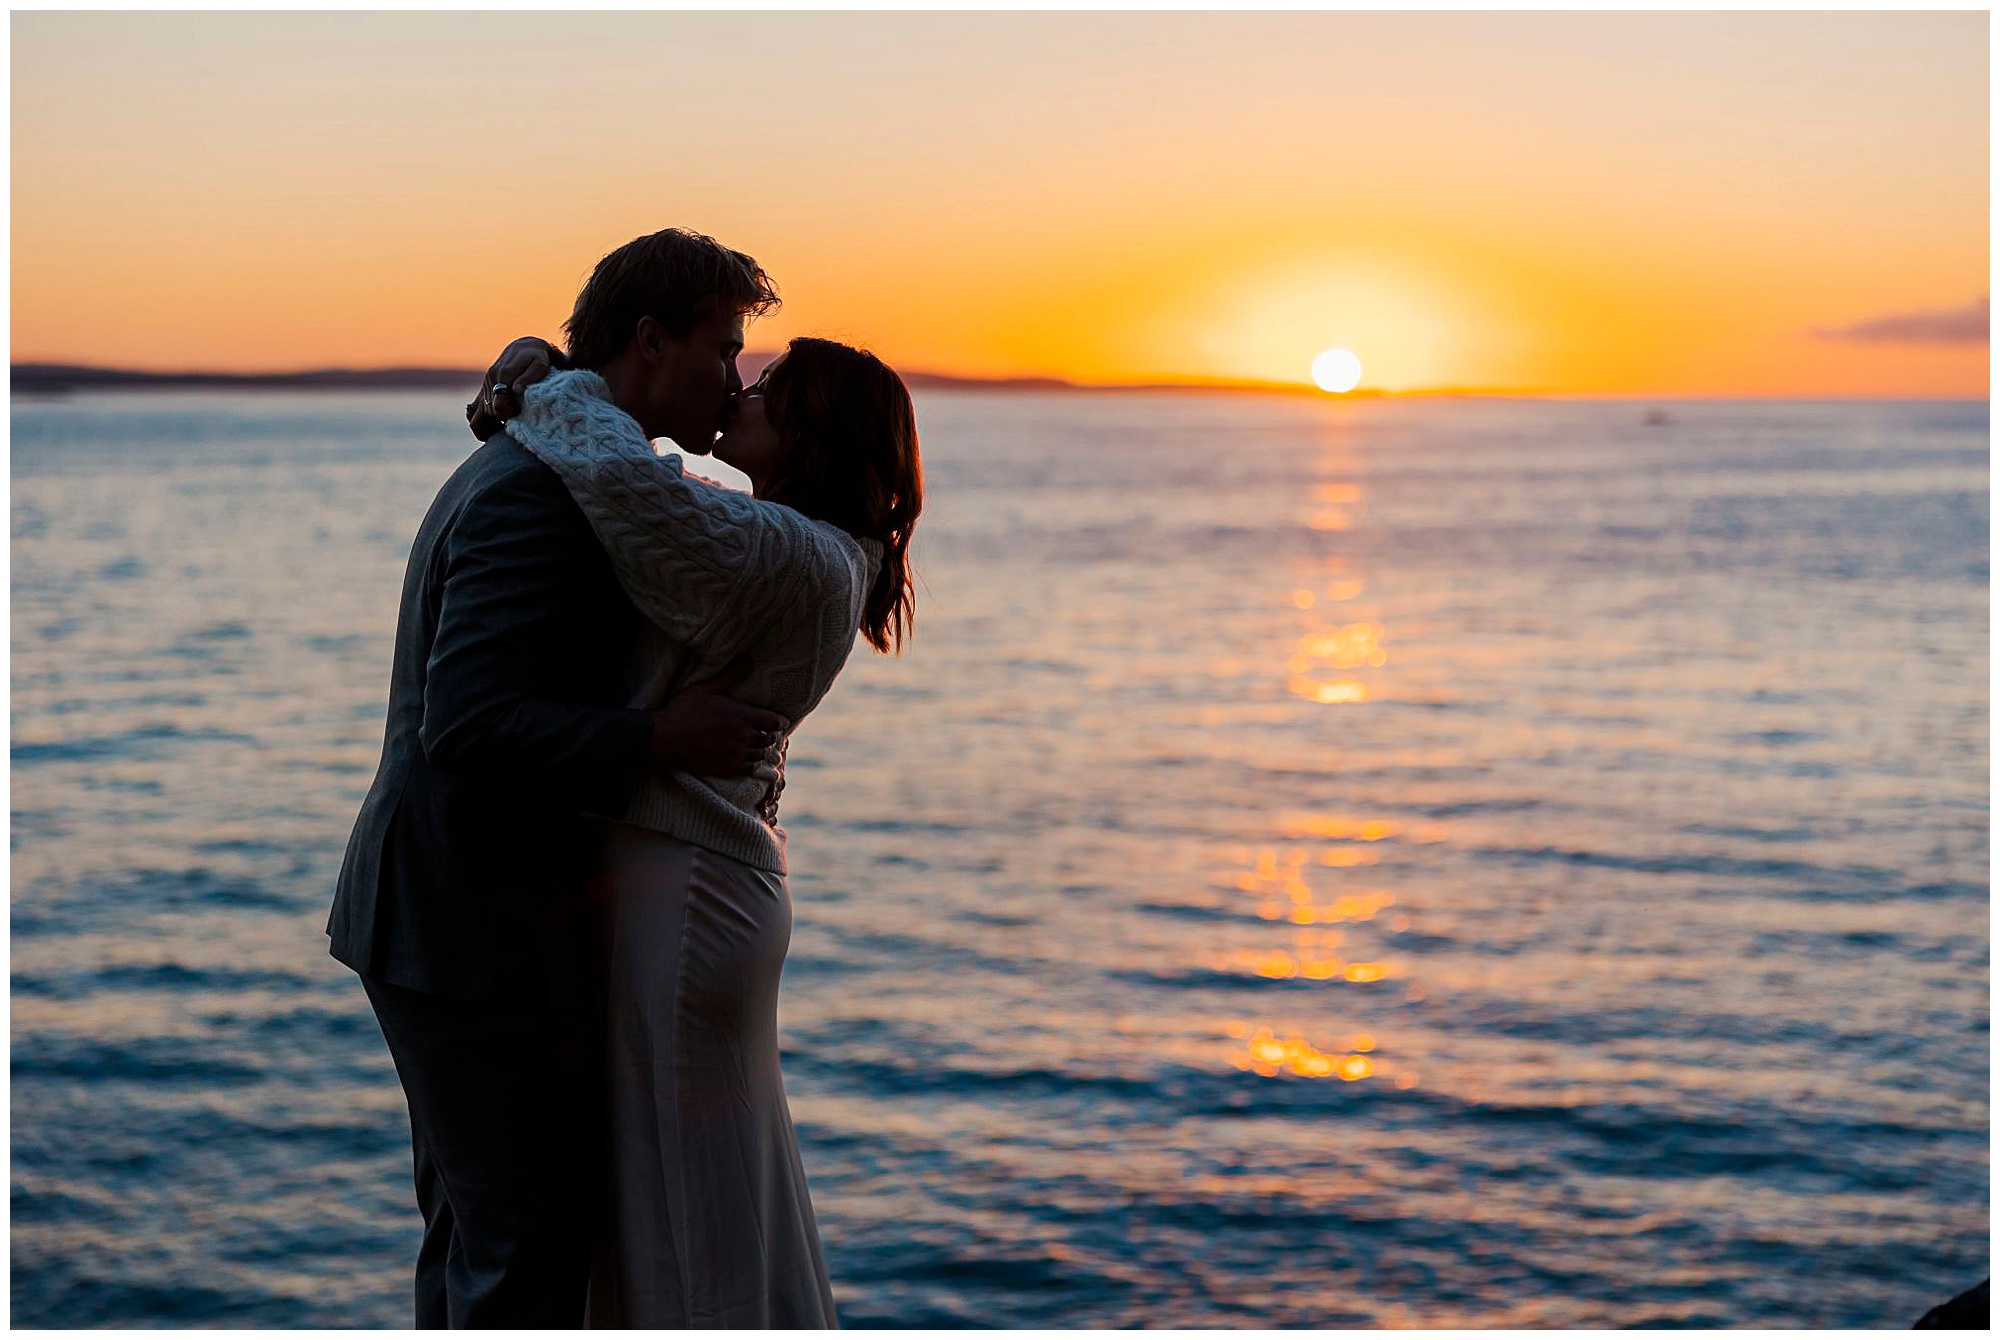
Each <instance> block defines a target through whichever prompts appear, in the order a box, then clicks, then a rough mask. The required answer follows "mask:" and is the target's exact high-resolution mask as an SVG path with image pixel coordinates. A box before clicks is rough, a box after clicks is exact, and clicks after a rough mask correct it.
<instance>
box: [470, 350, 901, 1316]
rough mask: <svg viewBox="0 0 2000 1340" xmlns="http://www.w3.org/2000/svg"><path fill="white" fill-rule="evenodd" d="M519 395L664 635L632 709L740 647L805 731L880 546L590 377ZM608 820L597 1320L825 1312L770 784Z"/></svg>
mask: <svg viewBox="0 0 2000 1340" xmlns="http://www.w3.org/2000/svg"><path fill="white" fill-rule="evenodd" d="M525 400H526V405H525V407H524V409H523V412H522V415H521V417H520V418H518V419H516V420H515V421H514V422H513V423H511V424H510V425H509V427H508V431H509V432H510V433H511V434H513V435H514V436H515V438H516V439H517V440H519V441H520V442H521V444H522V445H523V446H525V447H527V448H528V450H530V451H531V452H533V453H534V454H535V455H536V456H537V457H538V458H540V459H541V460H543V461H544V462H546V463H547V464H549V465H550V466H551V467H552V468H554V469H555V470H556V472H557V473H558V474H559V475H560V476H561V477H562V478H563V480H564V482H565V484H567V485H568V486H569V489H570V492H571V496H572V497H574V498H575V499H576V500H577V502H578V503H579V505H580V506H581V507H582V508H583V511H584V514H585V515H586V516H587V517H589V519H590V520H591V522H592V525H593V526H594V527H595V528H596V530H597V532H598V535H599V538H600V539H602V540H603V541H604V543H605V547H606V550H607V551H608V552H609V553H610V555H611V557H612V560H613V565H614V567H615V568H616V569H617V570H618V573H619V576H620V580H621V582H622V583H623V585H624V586H625V589H626V592H627V594H628V595H630V596H631V597H632V599H633V601H634V603H635V604H636V605H637V606H638V608H639V609H640V611H641V612H642V613H644V614H646V615H647V616H648V618H649V619H650V620H651V621H652V622H653V624H654V625H655V627H656V629H657V632H658V635H657V637H656V638H655V639H654V641H653V643H652V644H650V645H649V647H647V648H646V649H644V650H643V651H642V653H641V654H642V659H643V658H645V657H650V658H651V661H652V664H650V665H649V666H647V667H645V668H644V671H643V673H640V674H637V675H635V679H637V680H640V681H643V683H644V687H643V688H642V689H641V690H639V692H638V694H637V698H638V699H639V701H637V702H635V705H637V706H648V707H650V706H657V705H658V702H659V701H660V700H662V699H663V698H664V696H665V695H666V694H667V693H668V692H670V691H671V689H672V688H673V687H674V686H675V685H676V684H678V683H680V682H685V681H686V680H687V679H689V678H693V677H696V676H698V675H701V674H706V673H709V672H710V671H711V670H713V669H714V668H715V667H717V666H719V665H721V664H723V663H726V662H728V661H729V660H731V659H733V658H734V657H735V656H736V655H738V653H740V652H744V651H748V652H749V653H750V655H751V670H750V673H749V675H748V677H747V678H746V679H745V681H744V682H743V684H742V685H741V686H739V688H738V689H737V690H735V692H736V693H737V694H738V696H740V697H742V698H744V699H745V700H746V701H749V702H753V703H756V704H757V705H759V706H764V707H769V708H770V709H772V710H773V711H777V712H780V713H782V714H784V715H786V716H788V717H790V718H791V719H792V721H793V723H794V725H796V723H797V721H798V719H799V718H801V717H803V716H805V715H806V713H807V712H809V711H811V709H812V708H813V706H815V705H816V704H817V703H818V702H819V700H820V698H821V697H823V696H824V694H825V692H826V690H827V688H828V687H829V686H830V685H831V683H832V681H833V678H834V676H835V675H836V674H837V673H838V672H839V669H840V667H841V665H842V664H843V663H844V661H845V659H846V657H847V655H848V652H849V651H850V650H851V648H852V646H853V642H854V636H855V630H856V628H857V627H858V624H859V619H860V610H861V602H862V601H863V600H864V599H865V596H866V592H867V588H868V585H869V584H870V582H872V580H873V578H874V575H875V573H876V571H877V570H878V568H879V564H880V559H881V548H880V546H879V545H877V544H875V543H874V542H872V541H866V542H856V541H855V540H853V539H852V538H850V537H848V536H846V535H845V534H843V533H841V532H839V531H838V530H837V529H835V528H833V527H831V526H827V525H825V524H824V523H820V522H812V521H809V520H807V519H805V518H803V517H801V516H800V515H799V514H798V513H796V512H793V511H791V510H790V509H788V508H784V507H779V506H777V505H775V504H771V503H764V502H759V501H756V500H754V499H751V498H749V497H748V496H747V495H743V494H739V493H734V492H730V491H728V490H723V489H719V488H716V487H715V486H712V485H707V484H704V483H702V482H700V481H696V480H691V479H687V478H685V477H684V476H683V475H682V473H681V471H680V467H679V462H678V461H677V460H674V459H673V458H666V459H662V458H660V457H657V456H655V455H654V454H653V451H652V446H651V444H650V443H649V442H647V441H646V440H645V438H644V436H643V434H642V433H641V431H640V429H639V426H638V424H637V423H636V422H634V421H633V420H632V419H630V417H629V416H626V415H625V414H623V413H622V412H621V411H619V410H617V408H616V407H615V406H614V405H611V404H610V402H609V398H608V392H607V391H606V389H605V387H604V383H603V382H602V380H601V379H599V378H597V377H595V376H594V375H593V374H590V373H560V374H557V375H555V376H552V377H550V378H548V379H547V380H546V381H544V382H542V383H538V384H537V385H536V386H534V387H532V388H530V389H529V392H528V394H527V396H526V397H525ZM601 828H602V832H603V835H604V843H603V856H604V871H603V877H602V880H601V881H600V884H599V890H600V892H601V893H602V894H603V905H602V909H601V911H602V915H603V916H604V918H605V929H606V941H605V943H606V957H605V960H604V963H605V980H604V988H605V995H606V1001H607V1009H606V1014H605V1046H606V1058H607V1059H606V1079H607V1083H608V1095H607V1096H608V1104H607V1109H608V1112H609V1131H608V1144H609V1151H610V1158H609V1167H610V1171H611V1176H610V1184H609V1187H608V1190H607V1195H606V1197H605V1225H604V1229H603V1232H602V1234H601V1238H600V1241H599V1243H598V1244H597V1246H596V1250H595V1253H594V1265H593V1270H592V1277H591V1286H590V1302H589V1324H590V1325H591V1326H593V1327H634V1326H638V1327H659V1328H675V1329H685V1328H739V1327H740V1328H748V1327H755V1328H759V1329H771V1328H830V1327H834V1326H837V1325H838V1321H837V1319H836V1316H835V1313H834V1305H833V1291H832V1287H831V1285H830V1283H829V1281H828V1278H827V1272H826V1264H825V1261H824V1258H823V1254H822V1251H821V1245H820V1237H819V1230H818V1226H817V1223H816V1221H815V1219H814V1216H813V1209H812V1201H811V1198H810V1196H809V1195H808V1193H807V1189H806V1179H805V1169H804V1167H803V1165H802V1163H801V1161H800V1158H799V1148H798V1138H797V1136H796V1134H795V1133H794V1131H793V1128H792V1119H791V1111H790V1108H789V1106H788V1104H787V1103H786V1100H785V1089H784V1083H783V1080H782V1078H781V1076H780V1074H779V1064H778V1035H777V1003H778V984H779V979H780V974H781V971H782V969H783V966H784V961H785V953H786V949H787V947H788V946H789V944H790V940H791V927H792V907H791V899H790V896H789V895H788V894H787V892H786V888H785V880H784V873H783V872H784V869H785V863H784V834H783V830H782V829H779V828H777V826H776V823H775V798H774V796H773V794H772V792H771V788H770V779H769V778H761V777H760V778H754V779H750V780H749V781H748V782H742V781H737V782H731V781H724V780H719V779H711V778H695V777H690V776H687V775H686V774H676V775H675V776H674V777H672V778H671V779H667V780H665V781H662V782H656V783H654V784H651V785H650V786H649V787H644V788H642V790H641V794H640V795H639V796H638V797H637V798H635V800H634V801H633V803H632V805H631V807H629V808H628V809H627V811H626V812H625V813H624V814H623V815H622V816H620V817H619V818H618V819H617V820H609V819H607V820H604V821H603V822H602V825H601Z"/></svg>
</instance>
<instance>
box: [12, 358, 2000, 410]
mask: <svg viewBox="0 0 2000 1340" xmlns="http://www.w3.org/2000/svg"><path fill="white" fill-rule="evenodd" d="M776 356H777V354H776V353H775V352H764V351H750V352H746V353H745V354H744V355H743V357H744V358H745V359H746V360H748V361H750V362H752V363H753V364H754V365H759V366H761V363H763V362H768V361H769V360H770V359H772V358H775V357H776ZM8 372H9V388H8V389H9V392H10V394H11V393H13V392H17V391H18V392H24V393H27V394H31V395H64V394H69V393H73V392H76V391H99V390H101V391H117V390H147V389H153V390H204V389H207V390H230V389H236V390H343V391H344V390H444V389H448V388H453V387H465V386H476V385H478V383H479V382H480V381H481V380H482V379H483V378H484V377H485V370H484V369H475V368H454V367H441V366H434V365H424V364H398V365H393V366H386V367H350V366H331V367H316V368H300V369H295V370H284V371H271V370H265V371H256V372H242V371H229V370H224V369H186V370H177V371H160V370H154V369H143V368H121V367H112V366H106V365H102V364H90V363H56V362H17V363H11V364H9V368H8ZM898 375H899V376H901V377H902V378H903V380H904V382H905V383H906V384H907V385H908V386H909V387H910V389H912V390H969V391H982V390H983V391H1015V392H1034V391H1050V392H1077V393H1085V392H1120V391H1122V392H1201V391H1207V392H1227V393H1236V394H1254V395H1282V396H1290V397H1295V398H1296V397H1305V398H1310V399H1314V400H1325V401H1342V400H1399V399H1517V400H1670V401H1671V400H1854V401H1863V400H1930V401H1949V402H1961V403H1979V402H1990V400H1991V394H1990V392H1989V393H1988V394H1985V395H1936V394H1912V393H1895V392H1885V393H1877V394H1872V395H1852V394H1850V395H1834V394H1825V393H1800V392H1783V391H1726V392H1699V391H1644V390H1617V391H1584V390H1578V391H1564V390H1559V389H1556V388H1551V387H1516V386H1427V387H1404V388H1400V389H1392V388H1388V387H1374V386H1359V387H1356V388H1355V389H1354V390H1351V391H1326V390H1323V389H1321V388H1320V387H1318V386H1315V385H1313V384H1312V383H1310V382H1288V381H1259V380H1251V379H1246V378H1227V377H1209V378H1200V377H1174V376H1169V377H1167V378H1164V379H1161V380H1155V381H1115V382H1112V381H1077V380H1073V379H1070V378H1065V377H1054V376H1045V375H1018V376H995V377H982V376H968V375H965V374H961V373H948V372H932V371H929V370H924V369H911V370H908V371H899V373H898Z"/></svg>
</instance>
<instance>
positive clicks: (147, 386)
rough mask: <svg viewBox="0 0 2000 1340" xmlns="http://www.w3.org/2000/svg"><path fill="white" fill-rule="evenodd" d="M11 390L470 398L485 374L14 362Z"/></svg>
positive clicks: (434, 370) (455, 370)
mask: <svg viewBox="0 0 2000 1340" xmlns="http://www.w3.org/2000/svg"><path fill="white" fill-rule="evenodd" d="M10 372H11V373H12V377H13V384H12V389H13V390H15V391H25V392H28V393H30V394H35V395H57V394H61V393H62V392H65V391H178V390H187V391H196V390H270V391H360V390H406V391H430V390H459V391H463V392H465V393H466V394H467V395H468V396H469V395H471V394H472V392H473V391H475V390H477V389H478V387H479V379H480V377H481V376H482V375H483V374H482V373H478V372H470V371H467V370H466V369H464V368H317V369H313V370H311V371H306V372H134V371H132V370H130V369H127V368H93V367H83V366H81V365H78V364H73V363H16V364H14V365H13V367H12V368H11V369H10Z"/></svg>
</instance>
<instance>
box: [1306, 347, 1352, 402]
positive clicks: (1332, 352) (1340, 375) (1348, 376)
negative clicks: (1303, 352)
mask: <svg viewBox="0 0 2000 1340" xmlns="http://www.w3.org/2000/svg"><path fill="white" fill-rule="evenodd" d="M1312 374H1313V382H1314V384H1315V385H1317V386H1318V387H1319V389H1320V390H1322V391H1332V392H1334V393H1336V394H1338V393H1339V392H1342V391H1352V390H1353V389H1354V388H1355V387H1357V386H1359V385H1361V360H1360V359H1358V358H1356V357H1355V356H1354V355H1353V354H1352V353H1350V352H1348V351H1347V350H1345V349H1328V350H1327V351H1326V352H1325V353H1323V354H1321V355H1320V356H1319V357H1318V358H1315V359H1314V360H1313V366H1312Z"/></svg>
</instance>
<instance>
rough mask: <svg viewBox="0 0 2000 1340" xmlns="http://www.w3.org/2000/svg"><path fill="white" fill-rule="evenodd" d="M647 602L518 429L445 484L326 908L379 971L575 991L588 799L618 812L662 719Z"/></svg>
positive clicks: (355, 950)
mask: <svg viewBox="0 0 2000 1340" xmlns="http://www.w3.org/2000/svg"><path fill="white" fill-rule="evenodd" d="M638 623H639V616H638V614H637V612H636V611H634V610H633V608H632V606H631V604H630V602H629V601H627V600H626V598H625V596H624V594H623V593H622V592H621V591H620V590H619V588H618V583H617V579H616V577H615V576H614V575H613V573H612V570H611V566H610V562H609V560H608V559H607V558H606V557H605V554H604V550H603V548H602V547H601V546H600V545H599V543H598V541H597V537H596V536H595V535H594V534H593V533H592V531H591V529H590V525H589V523H588V522H587V521H586V520H585V519H584V516H583V514H582V512H581V511H579V510H578V508H577V506H576V503H575V502H574V501H573V500H572V499H571V498H570V495H569V492H568V490H567V489H565V488H564V486H563V484H562V482H561V481H560V480H559V479H557V477H556V476H555V474H554V473H553V472H552V471H550V470H549V468H548V467H547V466H545V465H543V464H542V463H541V462H540V461H538V460H536V459H535V458H534V457H533V456H531V455H529V454H528V452H527V451H526V450H524V449H523V448H522V447H521V446H520V444H519V443H517V442H515V441H514V439H513V438H512V437H510V436H508V435H507V434H506V433H500V434H497V435H495V436H494V437H493V438H492V439H491V440H489V441H488V442H487V443H486V444H485V445H484V446H482V447H480V448H479V450H477V451H475V452H473V453H472V455H471V456H470V457H468V458H467V459H466V461H465V463H464V464H463V465H461V466H459V468H458V470H457V471H456V472H454V473H453V475H452V476H451V478H450V479H449V480H447V481H446V482H445V485H444V487H443V488H442V489H440V490H439V491H438V495H437V499H436V501H434V502H433V503H432V504H431V509H430V512H429V514H428V515H427V516H425V518H424V522H423V525H422V526H421V527H420V528H419V529H418V531H417V538H416V543H415V544H414V545H413V546H412V548H411V551H410V561H409V567H408V569H407V571H406V573H405V575H404V578H403V601H402V612H401V615H400V617H399V618H398V621H397V625H396V651H395V663H394V666H393V668H392V670H391V672H390V680H389V720H388V728H387V731H386V733H385V735H384V739H383V743H382V764H381V767H380V769H379V770H378V771H377V772H376V774H375V782H374V785H373V786H371V787H370V788H369V791H368V796H367V799H366V800H364V801H363V802H362V805H361V814H360V817H359V818H358V819H356V820H355V824H354V832H353V835H352V836H351V837H350V838H349V839H348V844H347V856H346V859H345V861H344V862H343V864H342V866H341V870H340V880H339V884H338V887H337V889H336V892H335V895H334V900H333V913H332V915H331V917H329V919H328V921H327V934H328V935H329V936H331V937H332V941H333V944H332V953H333V956H334V957H335V958H337V959H339V960H340V961H341V962H342V963H345V964H346V965H347V966H349V967H350V968H353V969H354V970H355V971H356V972H359V973H361V974H363V975H364V976H368V977H374V978H377V979H380V980H382V981H387V982H390V983H393V984H395V985H397V986H403V987H408V988H410V989H412V990H416V991H424V992H429V993H432V994H435V995H440V996H446V997H451V998H456V999H462V1000H479V1001H488V1002H491V1003H494V1004H503V1005H519V1006H532V1005H539V1004H546V1003H550V1002H555V1003H567V1002H568V1001H570V1000H572V999H574V993H575V991H576V988H577V986H578V981H577V977H576V973H577V971H578V968H579V965H580V963H581V961H582V960H581V955H582V954H583V953H584V952H585V950H584V946H583V945H582V943H581V936H580V927H579V925H578V922H577V917H578V910H579V898H578V895H579V894H580V892H581V890H582V886H583V883H584V881H585V879H586V877H587V875H588V873H589V846H588V843H587V841H586V837H585V833H584V829H583V825H582V821H581V819H580V818H579V811H580V810H583V809H589V810H594V811H597V812H600V813H608V814H616V813H618V812H619V811H620V810H621V809H622V808H623V806H624V804H625V801H626V799H627V798H628V797H629V795H630V794H631V792H632V789H633V788H634V786H635V785H636V784H637V782H638V781H639V779H640V777H641V776H642V775H643V773H644V770H645V768H646V762H647V752H648V744H649V739H650V734H651V721H650V719H649V718H648V716H647V714H646V713H644V712H641V711H635V710H632V709H629V708H626V707H624V706H623V705H622V704H623V701H624V688H623V685H622V680H621V670H622V666H623V657H624V654H625V651H626V649H627V647H628V645H629V643H630V640H631V637H632V635H633V633H634V632H635V631H636V629H637V627H638Z"/></svg>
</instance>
